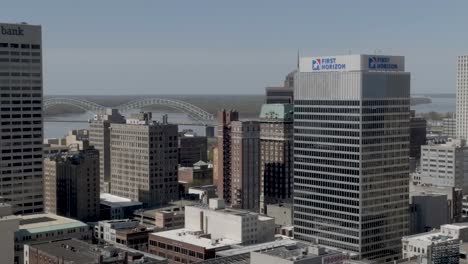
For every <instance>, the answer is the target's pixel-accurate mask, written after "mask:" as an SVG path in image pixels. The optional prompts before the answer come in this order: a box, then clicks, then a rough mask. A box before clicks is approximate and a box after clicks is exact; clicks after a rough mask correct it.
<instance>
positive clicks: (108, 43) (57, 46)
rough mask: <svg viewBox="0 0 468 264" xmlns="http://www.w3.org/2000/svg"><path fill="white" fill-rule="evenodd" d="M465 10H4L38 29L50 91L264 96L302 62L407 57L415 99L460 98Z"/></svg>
mask: <svg viewBox="0 0 468 264" xmlns="http://www.w3.org/2000/svg"><path fill="white" fill-rule="evenodd" d="M466 10H468V1H466V0H459V1H435V0H426V1H423V0H414V1H407V0H406V1H405V0H392V1H375V0H366V1H364V0H353V1H345V0H342V1H338V0H327V1H324V0H322V1H312V0H304V1H296V0H282V1H279V0H268V1H267V0H265V1H263V0H256V1H252V0H235V1H223V0H196V1H195V0H186V1H180V0H171V1H158V0H138V1H130V0H99V1H96V0H80V1H72V0H40V1H37V0H29V1H23V0H14V1H7V0H4V1H3V3H2V4H1V14H0V21H2V22H28V23H31V24H40V25H42V31H43V61H44V93H45V94H46V95H58V94H62V95H87V94H97V95H106V94H132V95H133V94H152V95H158V94H159V95H168V94H187V95H193V94H200V95H202V94H262V93H264V88H265V87H266V86H275V85H281V84H282V82H283V79H284V77H285V75H286V74H287V73H288V72H290V71H292V70H294V69H295V68H296V61H297V53H298V51H299V53H300V54H301V56H326V55H346V54H350V53H351V54H359V53H363V54H386V55H404V56H405V57H406V70H407V71H409V72H411V76H412V77H411V80H412V83H411V91H412V93H454V92H455V78H456V72H455V71H456V57H457V56H458V55H462V54H468V16H467V15H466Z"/></svg>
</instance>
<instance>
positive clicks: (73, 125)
mask: <svg viewBox="0 0 468 264" xmlns="http://www.w3.org/2000/svg"><path fill="white" fill-rule="evenodd" d="M123 114H124V115H125V116H129V113H123ZM164 114H167V116H168V120H169V122H170V123H171V122H172V123H190V124H191V123H196V121H194V120H192V119H191V118H190V117H189V116H188V115H187V114H185V113H164V112H153V120H159V121H162V116H163V115H164ZM93 117H94V114H93V113H84V114H72V115H54V116H46V117H45V119H46V120H47V121H46V122H44V137H45V138H58V137H63V136H64V135H66V134H67V133H68V131H69V130H72V129H84V128H88V123H87V120H89V119H92V118H93ZM53 120H58V121H56V122H54V121H53ZM59 121H69V122H59ZM74 121H77V122H74ZM184 129H191V130H194V131H195V132H196V133H197V134H198V135H199V136H204V135H205V127H204V126H187V125H179V131H182V130H184Z"/></svg>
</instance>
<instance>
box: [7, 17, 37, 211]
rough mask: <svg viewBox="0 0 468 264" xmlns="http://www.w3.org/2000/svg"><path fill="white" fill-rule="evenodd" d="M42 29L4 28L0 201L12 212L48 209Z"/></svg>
mask: <svg viewBox="0 0 468 264" xmlns="http://www.w3.org/2000/svg"><path fill="white" fill-rule="evenodd" d="M41 38H42V37H41V26H33V25H28V24H25V23H22V24H5V23H0V93H1V95H0V97H1V102H0V105H1V108H0V117H1V118H0V121H1V131H0V136H1V139H0V158H1V165H0V175H1V176H0V177H1V183H0V196H2V197H3V198H4V199H5V202H6V203H8V204H10V205H12V207H13V213H15V214H27V213H33V212H41V211H42V210H43V200H42V199H43V198H42V139H43V132H42V130H43V126H42V125H43V124H42V49H41V42H42V41H41Z"/></svg>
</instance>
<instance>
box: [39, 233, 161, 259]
mask: <svg viewBox="0 0 468 264" xmlns="http://www.w3.org/2000/svg"><path fill="white" fill-rule="evenodd" d="M31 246H32V247H34V248H36V249H38V250H41V251H43V252H45V253H47V254H49V255H52V256H57V257H61V258H63V260H65V261H73V263H79V264H95V263H97V261H98V260H99V256H100V255H102V256H103V257H104V258H103V259H104V261H111V260H123V257H124V256H125V255H124V254H125V253H127V254H128V255H133V256H140V257H138V259H139V260H138V262H132V261H130V262H128V263H130V264H131V263H141V264H144V263H156V262H157V263H159V262H161V263H165V262H166V259H164V258H161V257H159V256H155V255H152V254H148V253H144V252H141V251H138V250H132V249H128V248H123V247H118V246H117V247H116V246H112V247H102V246H96V245H92V244H88V243H86V242H84V241H81V240H78V239H70V238H68V239H62V240H54V241H48V242H43V243H38V244H32V245H31ZM112 263H114V262H112ZM119 263H120V262H119Z"/></svg>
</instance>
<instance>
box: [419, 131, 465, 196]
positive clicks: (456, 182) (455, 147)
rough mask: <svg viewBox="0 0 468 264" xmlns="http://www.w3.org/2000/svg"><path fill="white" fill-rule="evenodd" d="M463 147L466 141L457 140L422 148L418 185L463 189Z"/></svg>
mask: <svg viewBox="0 0 468 264" xmlns="http://www.w3.org/2000/svg"><path fill="white" fill-rule="evenodd" d="M463 146H464V141H463V140H456V139H449V141H448V142H446V143H444V144H429V145H424V146H422V147H421V171H420V173H419V176H418V183H419V184H426V185H433V186H445V187H457V188H463V178H464V169H463V166H464V164H463V162H464V152H463Z"/></svg>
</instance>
